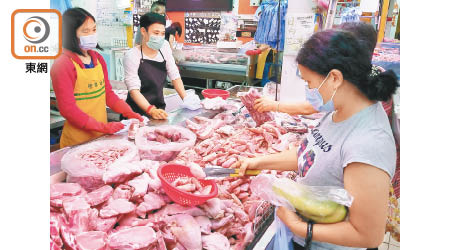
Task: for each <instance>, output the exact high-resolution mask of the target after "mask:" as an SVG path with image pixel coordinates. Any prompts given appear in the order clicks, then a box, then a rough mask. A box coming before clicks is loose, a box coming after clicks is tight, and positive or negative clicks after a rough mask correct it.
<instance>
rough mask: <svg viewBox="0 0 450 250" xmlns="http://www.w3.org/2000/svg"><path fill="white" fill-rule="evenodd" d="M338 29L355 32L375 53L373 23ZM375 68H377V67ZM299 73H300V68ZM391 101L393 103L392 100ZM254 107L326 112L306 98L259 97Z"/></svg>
mask: <svg viewBox="0 0 450 250" xmlns="http://www.w3.org/2000/svg"><path fill="white" fill-rule="evenodd" d="M338 29H341V30H345V31H348V32H351V33H353V34H354V35H355V36H356V37H357V38H358V40H360V42H361V43H362V44H363V45H365V46H368V48H369V49H370V51H371V53H372V54H373V51H374V50H375V46H376V45H377V32H376V31H375V29H374V28H373V26H372V25H371V24H367V23H364V22H356V23H343V24H342V25H340V26H339V27H338ZM373 70H375V67H374V69H373ZM297 73H299V72H298V70H297ZM307 97H308V96H307ZM390 101H391V103H392V100H390ZM383 105H384V103H383ZM254 108H255V110H256V111H258V112H269V111H273V112H282V113H288V114H290V115H310V114H313V113H317V112H326V110H323V109H324V108H323V107H321V108H322V110H319V107H318V106H313V105H311V102H309V100H306V102H280V101H274V100H272V99H269V98H267V97H262V98H259V99H257V100H256V101H255V105H254Z"/></svg>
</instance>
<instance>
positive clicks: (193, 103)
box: [181, 94, 202, 110]
mask: <svg viewBox="0 0 450 250" xmlns="http://www.w3.org/2000/svg"><path fill="white" fill-rule="evenodd" d="M181 107H183V108H187V109H189V110H197V109H199V108H201V107H202V105H201V103H200V97H198V95H196V94H188V95H187V96H185V97H184V100H183V104H181Z"/></svg>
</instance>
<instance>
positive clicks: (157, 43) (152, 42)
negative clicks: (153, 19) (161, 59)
mask: <svg viewBox="0 0 450 250" xmlns="http://www.w3.org/2000/svg"><path fill="white" fill-rule="evenodd" d="M164 40H165V37H164V36H154V35H153V36H150V37H149V39H148V42H147V46H148V47H149V48H151V49H154V50H159V49H161V47H162V46H163V44H164Z"/></svg>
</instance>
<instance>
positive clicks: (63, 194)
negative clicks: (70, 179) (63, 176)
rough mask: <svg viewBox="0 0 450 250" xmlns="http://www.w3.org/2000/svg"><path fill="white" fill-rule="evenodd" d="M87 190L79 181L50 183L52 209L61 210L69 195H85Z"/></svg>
mask: <svg viewBox="0 0 450 250" xmlns="http://www.w3.org/2000/svg"><path fill="white" fill-rule="evenodd" d="M85 194H86V191H85V190H84V189H83V188H82V187H81V186H80V184H78V183H54V184H51V185H50V209H54V210H53V211H59V209H60V208H62V206H63V200H64V199H65V198H67V197H73V196H80V195H85Z"/></svg>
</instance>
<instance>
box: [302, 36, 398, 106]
mask: <svg viewBox="0 0 450 250" xmlns="http://www.w3.org/2000/svg"><path fill="white" fill-rule="evenodd" d="M296 60H297V63H298V64H300V65H303V66H305V67H307V68H308V69H310V70H312V71H314V72H316V73H318V74H321V75H323V76H326V75H327V74H328V73H329V72H330V71H331V70H332V69H337V70H339V71H341V72H342V75H343V77H344V79H345V80H347V81H349V82H350V83H351V84H353V85H355V86H356V87H357V88H358V89H359V90H360V91H361V92H362V93H363V94H364V95H365V96H366V97H367V98H368V99H370V100H372V101H387V100H389V99H390V98H391V96H392V95H393V94H394V93H395V91H396V89H397V87H398V86H399V85H398V80H397V76H396V75H395V73H394V72H393V71H392V70H388V71H385V72H382V73H380V74H371V72H372V51H371V50H370V48H369V47H368V46H367V45H365V44H364V43H361V41H360V40H358V38H357V37H356V36H355V34H353V33H351V32H348V31H344V30H325V31H321V32H317V33H314V34H313V35H312V36H311V37H310V38H309V39H308V40H307V41H306V42H305V43H304V44H303V46H302V48H301V49H300V51H299V52H298V55H297V59H296Z"/></svg>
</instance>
